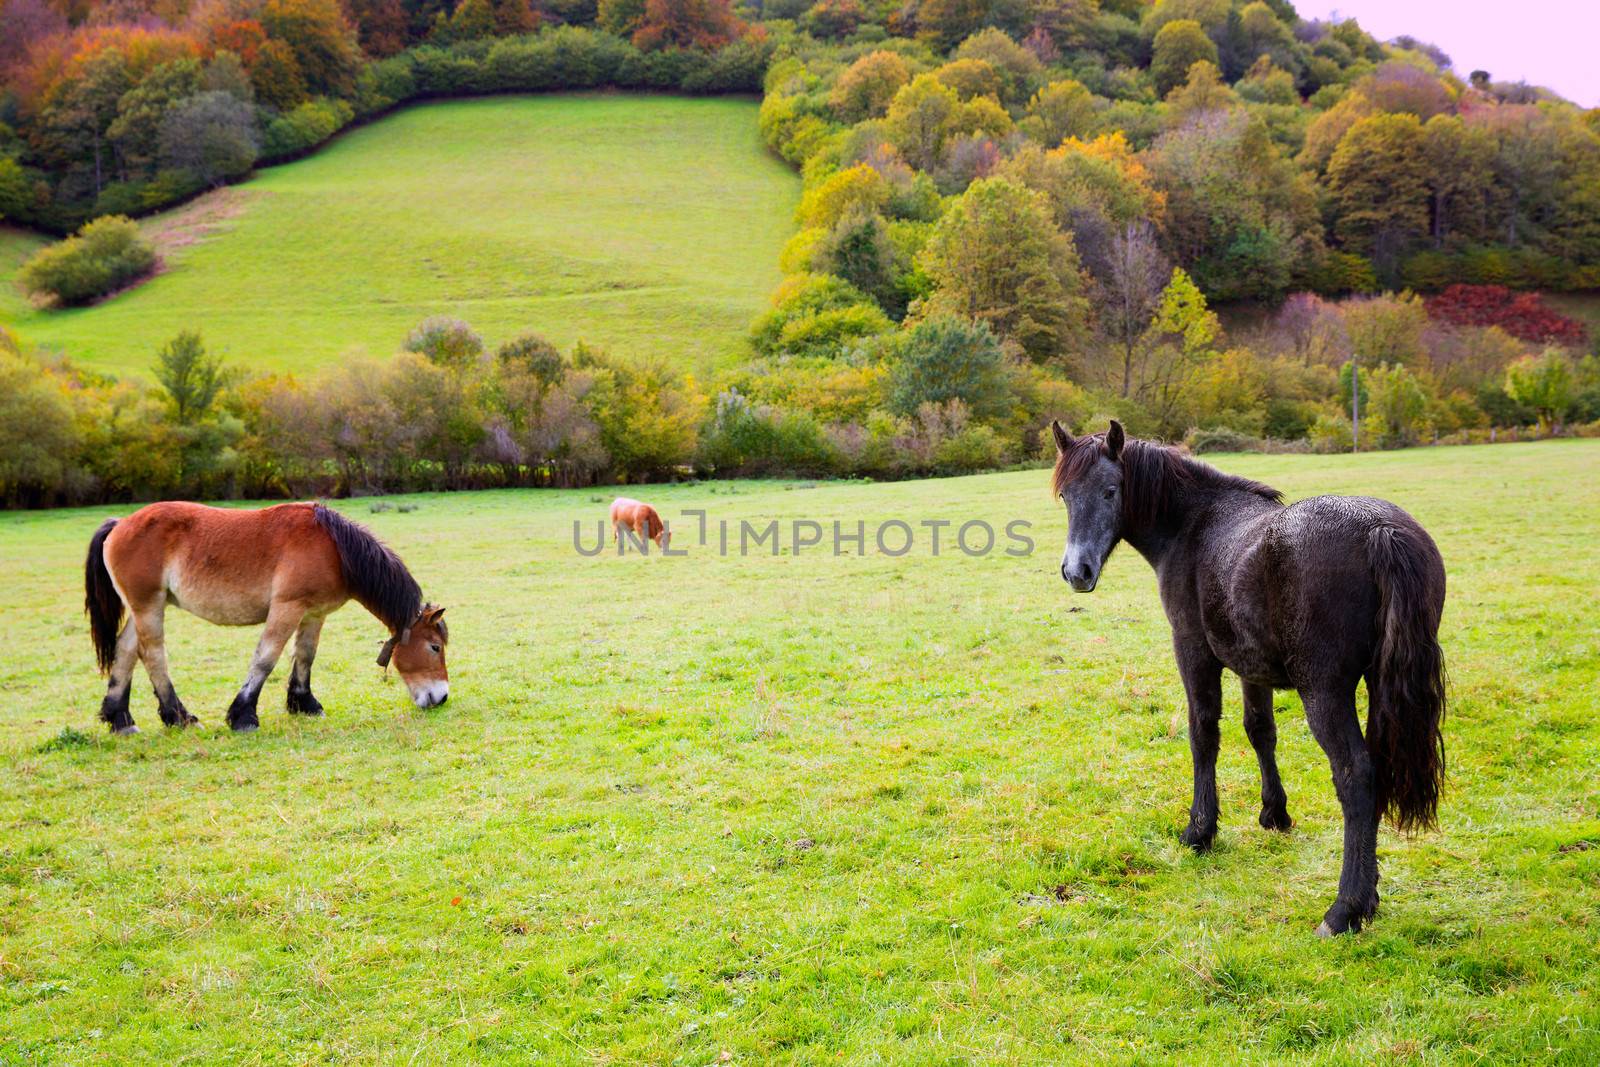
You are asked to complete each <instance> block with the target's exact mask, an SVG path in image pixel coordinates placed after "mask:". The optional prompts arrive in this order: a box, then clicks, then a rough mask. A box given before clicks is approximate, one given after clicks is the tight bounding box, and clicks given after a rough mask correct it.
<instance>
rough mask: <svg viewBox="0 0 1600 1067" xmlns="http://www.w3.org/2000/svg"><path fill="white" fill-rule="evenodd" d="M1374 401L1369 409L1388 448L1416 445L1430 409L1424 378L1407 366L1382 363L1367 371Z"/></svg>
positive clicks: (1368, 412)
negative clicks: (1424, 419) (1424, 418)
mask: <svg viewBox="0 0 1600 1067" xmlns="http://www.w3.org/2000/svg"><path fill="white" fill-rule="evenodd" d="M1366 378H1367V385H1368V387H1369V388H1370V389H1371V390H1372V401H1371V404H1370V406H1369V408H1368V410H1367V417H1369V418H1370V419H1371V420H1372V422H1373V423H1374V424H1375V426H1376V429H1377V431H1378V438H1379V441H1380V443H1381V444H1382V445H1383V447H1385V448H1401V447H1405V446H1406V445H1414V444H1416V443H1417V441H1418V440H1419V438H1420V435H1421V431H1422V424H1423V416H1424V415H1426V414H1427V411H1428V400H1429V397H1428V392H1427V389H1426V387H1425V384H1424V383H1423V381H1422V380H1421V379H1420V378H1418V377H1417V375H1415V374H1413V373H1411V371H1409V370H1407V369H1406V368H1405V367H1400V366H1387V365H1382V366H1379V367H1377V368H1376V369H1373V370H1369V371H1367V372H1366Z"/></svg>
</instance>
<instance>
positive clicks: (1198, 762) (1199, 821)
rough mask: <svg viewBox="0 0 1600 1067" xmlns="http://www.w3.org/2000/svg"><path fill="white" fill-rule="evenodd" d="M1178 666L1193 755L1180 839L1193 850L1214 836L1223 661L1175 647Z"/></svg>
mask: <svg viewBox="0 0 1600 1067" xmlns="http://www.w3.org/2000/svg"><path fill="white" fill-rule="evenodd" d="M1178 670H1179V672H1180V673H1181V674H1182V675H1183V688H1184V692H1185V693H1187V694H1188V697H1189V754H1190V755H1191V756H1192V757H1193V759H1194V803H1193V804H1191V805H1190V807H1189V825H1188V826H1187V827H1185V828H1184V831H1183V833H1182V834H1181V835H1180V838H1179V839H1180V840H1181V841H1182V842H1183V843H1184V844H1186V845H1188V846H1189V847H1190V848H1192V849H1194V850H1195V851H1196V852H1204V851H1206V850H1207V849H1209V848H1210V847H1211V842H1212V840H1213V839H1214V838H1215V837H1216V836H1217V748H1218V747H1219V746H1220V744H1221V742H1222V732H1221V728H1220V726H1219V723H1220V720H1221V719H1222V665H1221V664H1219V663H1217V662H1216V660H1215V659H1213V658H1212V657H1211V656H1210V655H1209V653H1199V652H1195V651H1192V649H1191V648H1189V647H1183V646H1180V647H1179V648H1178Z"/></svg>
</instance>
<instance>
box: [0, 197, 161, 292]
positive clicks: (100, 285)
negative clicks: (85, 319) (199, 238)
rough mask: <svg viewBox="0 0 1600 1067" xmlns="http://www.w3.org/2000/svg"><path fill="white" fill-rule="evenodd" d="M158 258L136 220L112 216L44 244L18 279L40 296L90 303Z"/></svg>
mask: <svg viewBox="0 0 1600 1067" xmlns="http://www.w3.org/2000/svg"><path fill="white" fill-rule="evenodd" d="M156 262H157V260H156V252H155V249H154V248H153V247H152V246H151V244H150V242H148V241H146V240H145V239H144V237H143V236H142V235H141V234H140V233H139V227H138V226H136V225H135V224H134V222H133V220H132V219H129V218H127V217H126V216H123V215H108V216H106V217H105V218H102V219H95V220H94V221H93V222H90V223H87V224H85V225H84V227H83V228H82V229H81V230H79V231H78V233H77V235H76V236H73V237H69V238H67V239H66V240H65V241H61V242H59V243H57V244H53V245H50V246H49V247H48V248H42V249H40V250H39V251H38V252H37V253H36V254H35V255H34V256H33V258H32V259H30V260H28V262H26V263H24V264H23V266H22V270H21V271H20V272H19V273H18V275H17V280H18V281H19V282H21V283H22V287H23V288H24V289H26V290H27V291H28V292H29V293H30V294H32V295H34V296H36V297H46V298H53V299H54V300H55V301H57V302H59V303H61V304H68V305H71V304H86V303H88V302H89V301H91V300H94V299H97V298H98V297H102V296H105V295H107V294H108V293H113V292H116V291H117V290H118V289H121V288H123V287H124V286H127V285H129V284H131V283H132V282H134V281H136V280H138V279H140V278H142V277H144V276H145V275H147V274H149V273H150V272H151V271H153V270H154V269H155V267H156Z"/></svg>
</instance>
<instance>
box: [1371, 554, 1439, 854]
mask: <svg viewBox="0 0 1600 1067" xmlns="http://www.w3.org/2000/svg"><path fill="white" fill-rule="evenodd" d="M1367 559H1368V561H1369V563H1370V564H1371V566H1372V573H1373V577H1374V578H1375V579H1376V580H1377V583H1378V595H1379V600H1378V625H1379V629H1380V631H1381V635H1380V640H1379V643H1378V650H1377V654H1376V655H1375V656H1374V657H1373V662H1372V668H1371V670H1370V672H1369V673H1368V675H1367V690H1368V691H1367V703H1368V712H1367V750H1368V752H1369V753H1370V754H1371V756H1372V762H1373V769H1374V771H1375V773H1376V778H1377V786H1378V810H1379V811H1380V812H1384V813H1386V814H1388V815H1389V817H1390V818H1391V819H1392V820H1393V821H1394V822H1395V824H1396V825H1397V826H1399V827H1400V829H1402V830H1413V829H1420V828H1424V827H1428V826H1432V825H1433V823H1434V817H1435V815H1436V814H1437V812H1438V809H1439V784H1440V780H1441V779H1442V778H1443V777H1444V736H1443V733H1442V732H1441V729H1440V728H1441V726H1442V725H1443V723H1444V704H1445V692H1444V691H1445V672H1444V652H1443V650H1442V649H1440V647H1439V616H1440V613H1441V611H1442V610H1443V606H1444V561H1443V560H1442V559H1441V558H1440V557H1439V550H1438V549H1437V548H1436V547H1435V546H1434V544H1433V541H1432V540H1431V539H1430V538H1429V537H1428V535H1427V534H1426V533H1424V532H1423V531H1422V530H1421V528H1420V527H1417V528H1413V527H1410V526H1399V525H1394V524H1389V523H1385V524H1383V525H1380V526H1378V527H1376V528H1375V529H1374V530H1373V531H1372V532H1371V533H1370V534H1368V535H1367Z"/></svg>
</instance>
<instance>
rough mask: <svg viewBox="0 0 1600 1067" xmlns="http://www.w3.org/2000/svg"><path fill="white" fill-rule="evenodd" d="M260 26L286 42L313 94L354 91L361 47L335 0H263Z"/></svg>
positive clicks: (341, 93)
mask: <svg viewBox="0 0 1600 1067" xmlns="http://www.w3.org/2000/svg"><path fill="white" fill-rule="evenodd" d="M261 26H262V28H263V29H265V30H266V32H267V35H268V36H269V37H273V38H276V39H278V40H280V41H283V42H284V43H285V44H287V45H288V46H289V48H290V50H291V51H292V52H293V53H294V58H295V62H296V64H297V65H298V66H299V69H300V75H301V77H303V78H304V79H305V84H306V88H307V89H308V90H309V91H310V92H311V94H312V95H313V96H348V95H350V93H351V92H353V91H354V89H355V78H356V72H357V71H358V70H359V69H360V67H361V49H360V46H359V45H358V44H357V43H356V35H355V32H354V31H353V30H352V29H351V28H350V24H349V23H348V22H346V21H345V17H344V13H343V12H342V11H340V10H339V5H338V3H337V0H266V3H265V4H264V5H263V6H262V8H261ZM257 88H258V89H259V88H260V86H259V84H258V86H257Z"/></svg>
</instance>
